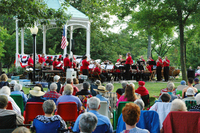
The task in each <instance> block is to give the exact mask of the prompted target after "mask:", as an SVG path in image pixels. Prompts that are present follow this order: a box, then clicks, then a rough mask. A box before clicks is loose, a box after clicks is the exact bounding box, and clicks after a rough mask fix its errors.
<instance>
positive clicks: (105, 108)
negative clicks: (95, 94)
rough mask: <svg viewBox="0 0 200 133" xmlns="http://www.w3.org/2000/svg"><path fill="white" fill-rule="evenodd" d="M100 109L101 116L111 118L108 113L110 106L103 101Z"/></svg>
mask: <svg viewBox="0 0 200 133" xmlns="http://www.w3.org/2000/svg"><path fill="white" fill-rule="evenodd" d="M100 105H101V107H100V109H99V110H98V112H99V114H102V115H105V116H107V117H108V118H110V116H109V113H108V104H107V102H106V101H101V102H100Z"/></svg>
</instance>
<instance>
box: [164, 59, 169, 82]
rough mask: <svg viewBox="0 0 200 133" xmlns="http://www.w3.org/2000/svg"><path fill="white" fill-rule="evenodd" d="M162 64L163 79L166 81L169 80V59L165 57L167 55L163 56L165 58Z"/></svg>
mask: <svg viewBox="0 0 200 133" xmlns="http://www.w3.org/2000/svg"><path fill="white" fill-rule="evenodd" d="M163 65H164V78H165V81H166V82H167V81H168V80H169V65H170V61H169V60H168V59H167V56H165V59H164V60H163Z"/></svg>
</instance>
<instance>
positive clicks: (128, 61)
mask: <svg viewBox="0 0 200 133" xmlns="http://www.w3.org/2000/svg"><path fill="white" fill-rule="evenodd" d="M127 55H128V57H127V58H126V62H125V64H126V65H125V70H126V73H125V74H126V75H125V78H126V80H130V79H131V73H130V67H131V64H133V60H132V57H131V53H127Z"/></svg>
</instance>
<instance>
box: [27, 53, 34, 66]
mask: <svg viewBox="0 0 200 133" xmlns="http://www.w3.org/2000/svg"><path fill="white" fill-rule="evenodd" d="M28 66H29V67H33V55H32V54H31V55H30V57H29V59H28Z"/></svg>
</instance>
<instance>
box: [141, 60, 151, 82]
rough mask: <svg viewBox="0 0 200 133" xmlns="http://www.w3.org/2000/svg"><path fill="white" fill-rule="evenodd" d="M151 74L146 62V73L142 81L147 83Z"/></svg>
mask: <svg viewBox="0 0 200 133" xmlns="http://www.w3.org/2000/svg"><path fill="white" fill-rule="evenodd" d="M151 73H152V70H151V66H150V65H149V62H147V64H146V71H145V73H144V77H143V80H144V81H148V80H149V76H151Z"/></svg>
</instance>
